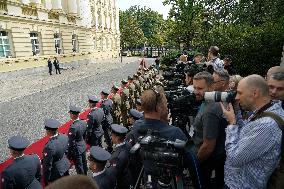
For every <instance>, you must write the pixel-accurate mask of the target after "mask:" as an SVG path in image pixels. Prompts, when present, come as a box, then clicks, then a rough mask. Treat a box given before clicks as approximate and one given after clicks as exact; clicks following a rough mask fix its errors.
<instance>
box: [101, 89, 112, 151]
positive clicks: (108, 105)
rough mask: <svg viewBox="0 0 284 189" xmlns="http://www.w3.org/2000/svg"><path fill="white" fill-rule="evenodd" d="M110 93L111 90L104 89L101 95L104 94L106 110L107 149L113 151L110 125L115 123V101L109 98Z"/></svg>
mask: <svg viewBox="0 0 284 189" xmlns="http://www.w3.org/2000/svg"><path fill="white" fill-rule="evenodd" d="M108 95H109V91H106V90H103V91H102V92H101V96H102V104H101V108H102V109H103V110H104V118H103V121H102V127H103V130H104V138H105V142H106V144H107V150H108V151H109V152H112V142H111V138H110V125H111V124H112V123H113V118H112V115H111V111H112V105H113V102H112V100H111V99H108V98H107V97H108Z"/></svg>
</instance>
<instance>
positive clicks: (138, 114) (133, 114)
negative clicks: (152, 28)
mask: <svg viewBox="0 0 284 189" xmlns="http://www.w3.org/2000/svg"><path fill="white" fill-rule="evenodd" d="M129 114H130V116H131V117H133V118H134V119H135V120H138V119H141V118H142V117H143V114H142V113H141V112H139V111H138V110H135V109H130V110H129Z"/></svg>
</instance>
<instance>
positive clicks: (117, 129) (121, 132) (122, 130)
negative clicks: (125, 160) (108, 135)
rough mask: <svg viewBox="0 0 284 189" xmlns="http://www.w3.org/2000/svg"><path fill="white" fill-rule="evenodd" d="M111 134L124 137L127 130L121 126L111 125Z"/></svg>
mask: <svg viewBox="0 0 284 189" xmlns="http://www.w3.org/2000/svg"><path fill="white" fill-rule="evenodd" d="M111 130H112V133H114V134H115V135H118V136H124V135H126V134H127V132H128V129H127V128H126V127H124V126H122V125H118V124H112V125H111Z"/></svg>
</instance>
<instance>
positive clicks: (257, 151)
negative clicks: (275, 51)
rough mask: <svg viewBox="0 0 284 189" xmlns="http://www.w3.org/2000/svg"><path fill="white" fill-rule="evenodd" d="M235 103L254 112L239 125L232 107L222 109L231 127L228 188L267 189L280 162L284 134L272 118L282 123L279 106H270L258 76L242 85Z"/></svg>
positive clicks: (262, 79)
mask: <svg viewBox="0 0 284 189" xmlns="http://www.w3.org/2000/svg"><path fill="white" fill-rule="evenodd" d="M236 100H237V101H238V102H239V103H240V105H241V107H242V108H243V109H244V110H248V111H251V112H253V114H252V115H251V116H250V117H249V118H248V120H247V122H246V124H245V125H237V121H236V117H235V114H234V110H233V106H232V104H229V106H228V107H224V106H223V105H222V104H221V105H222V109H223V113H224V115H225V116H226V117H227V120H228V122H229V125H228V126H227V129H226V142H225V149H226V154H227V158H226V163H225V184H226V187H225V188H258V189H262V188H263V189H264V188H266V185H267V182H268V179H269V177H270V175H271V174H272V172H273V171H274V169H275V168H276V167H277V164H278V162H279V160H280V151H281V138H282V132H281V129H280V128H279V126H278V124H277V123H276V121H275V120H274V119H272V118H271V117H260V115H261V114H262V113H263V112H272V113H274V114H277V115H278V116H280V117H281V118H282V119H283V118H284V111H283V110H282V108H281V106H280V104H279V103H273V102H271V98H270V96H269V92H268V85H267V83H266V81H265V79H264V78H262V77H261V76H259V75H250V76H248V77H245V78H244V79H242V80H241V81H240V82H239V85H238V88H237V96H236Z"/></svg>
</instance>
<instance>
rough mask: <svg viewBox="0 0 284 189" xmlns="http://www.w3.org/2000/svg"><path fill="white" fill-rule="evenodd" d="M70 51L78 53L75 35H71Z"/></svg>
mask: <svg viewBox="0 0 284 189" xmlns="http://www.w3.org/2000/svg"><path fill="white" fill-rule="evenodd" d="M72 47H73V48H72V51H73V52H78V37H77V35H76V34H73V35H72Z"/></svg>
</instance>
